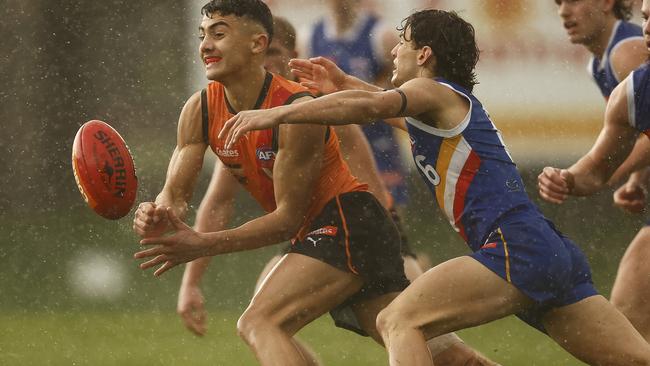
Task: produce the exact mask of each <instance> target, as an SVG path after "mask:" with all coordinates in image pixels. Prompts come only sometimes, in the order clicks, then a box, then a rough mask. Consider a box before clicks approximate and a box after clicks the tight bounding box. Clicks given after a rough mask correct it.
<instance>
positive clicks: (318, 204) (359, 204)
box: [134, 0, 473, 365]
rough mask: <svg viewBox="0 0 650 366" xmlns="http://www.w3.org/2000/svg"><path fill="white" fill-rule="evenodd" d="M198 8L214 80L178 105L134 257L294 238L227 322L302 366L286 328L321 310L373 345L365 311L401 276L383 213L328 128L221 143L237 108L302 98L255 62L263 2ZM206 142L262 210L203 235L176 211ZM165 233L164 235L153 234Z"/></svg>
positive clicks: (227, 0) (377, 305)
mask: <svg viewBox="0 0 650 366" xmlns="http://www.w3.org/2000/svg"><path fill="white" fill-rule="evenodd" d="M202 12H203V14H204V18H203V20H202V23H201V27H200V28H199V29H200V33H201V39H202V41H201V45H200V53H201V57H202V59H203V60H204V62H205V65H206V74H207V77H208V79H210V80H214V81H215V82H214V83H211V84H210V85H209V86H208V88H207V90H204V91H202V92H198V93H196V94H194V95H193V96H192V97H191V98H190V99H189V100H188V102H187V103H186V105H185V107H184V108H183V111H182V112H181V116H180V119H179V127H178V138H177V147H176V149H175V151H174V154H173V156H172V159H171V162H170V165H169V168H168V174H167V179H166V182H165V185H164V187H163V190H162V192H161V193H160V194H159V195H158V196H157V197H156V200H155V202H144V203H141V204H140V205H139V207H138V209H137V211H136V215H135V219H134V230H135V231H136V233H137V234H138V235H140V236H141V237H143V238H144V239H143V240H141V243H142V244H144V245H151V246H152V247H151V248H150V249H146V250H142V251H140V252H138V253H136V255H135V257H136V258H150V259H149V260H148V261H146V262H144V263H142V264H141V268H142V269H147V268H151V267H154V266H157V265H161V266H160V267H159V268H158V269H157V270H156V272H155V274H156V275H161V274H162V273H164V272H165V271H167V270H169V269H170V268H172V267H174V266H176V265H178V264H180V263H184V262H189V261H192V260H195V259H197V258H201V257H206V256H213V255H218V254H223V253H230V252H235V251H242V250H250V249H255V248H259V247H262V246H267V245H271V244H275V243H278V242H281V241H284V240H288V239H290V238H294V240H293V244H292V246H291V249H290V252H289V254H287V255H285V256H284V257H283V258H282V259H281V260H280V262H279V263H278V264H277V265H276V266H275V267H274V269H273V271H272V272H271V273H270V275H269V276H268V277H267V278H266V280H265V281H264V283H263V284H262V285H261V287H260V289H259V290H258V291H257V293H256V294H255V296H254V298H253V300H252V302H251V304H250V306H249V307H248V309H247V310H246V311H245V312H244V314H243V315H242V317H241V318H240V320H239V322H238V330H239V333H240V335H241V336H242V338H243V339H244V340H245V341H246V343H247V344H248V345H249V346H250V348H251V349H252V350H253V352H254V353H255V355H256V357H257V359H258V360H259V362H260V363H261V364H263V365H305V364H309V361H308V360H306V359H305V356H304V355H303V353H302V352H301V351H300V349H299V348H298V347H297V346H296V343H295V341H294V339H293V335H294V334H295V333H296V332H297V331H298V330H299V329H301V328H302V327H303V326H305V325H306V324H308V323H309V322H311V321H312V320H313V319H315V318H317V317H319V316H320V315H322V314H323V313H325V312H327V311H330V312H331V313H332V315H333V317H334V319H335V321H336V323H337V325H339V326H341V327H345V328H348V329H352V330H354V331H357V332H360V333H362V334H367V335H370V336H372V337H373V338H374V339H375V340H377V341H378V342H381V338H380V337H379V335H378V333H377V331H376V328H375V319H376V315H377V313H378V312H379V310H381V309H382V308H383V307H384V306H385V305H386V304H388V303H389V302H390V301H391V300H392V299H393V298H394V297H395V296H396V295H397V293H398V292H399V291H401V290H402V289H403V288H404V287H405V286H406V285H407V283H408V281H407V280H406V278H405V276H404V271H403V264H402V260H401V257H400V255H399V250H400V248H399V234H398V233H397V230H396V228H395V226H394V224H393V223H392V221H391V220H390V216H389V215H388V214H387V212H386V211H385V209H384V208H383V207H382V206H381V204H379V202H378V201H377V200H376V199H375V198H374V196H372V194H370V193H368V192H367V187H366V186H365V185H364V184H361V183H359V182H358V181H357V180H356V178H354V177H353V176H352V175H351V174H350V172H349V169H348V168H347V166H346V165H345V163H344V162H343V161H342V159H341V156H340V153H339V151H338V146H337V145H338V142H337V139H336V134H335V133H334V132H333V131H331V130H329V129H328V128H322V127H313V126H308V127H284V126H283V127H281V128H279V129H270V130H266V131H262V132H261V133H259V134H256V135H254V136H252V137H251V138H250V139H247V140H246V141H245V142H242V143H240V144H237V145H236V146H234V147H232V148H226V147H225V146H224V141H223V140H220V139H218V138H217V134H218V132H219V130H220V128H221V125H222V124H223V122H225V121H226V120H227V119H228V118H230V117H231V116H232V115H234V113H236V112H237V111H238V110H248V109H257V108H262V109H265V108H270V107H273V106H277V105H283V104H292V103H299V102H302V101H304V100H305V99H310V98H311V97H309V96H308V95H309V92H308V91H307V90H306V89H304V88H302V87H300V86H299V85H298V84H296V83H293V82H290V81H287V80H286V79H283V78H281V77H280V76H277V75H272V74H270V73H268V72H266V71H265V70H264V68H263V65H264V55H265V52H266V49H267V45H268V44H269V42H270V40H271V39H272V37H273V27H272V20H271V19H272V18H271V14H270V11H269V10H268V8H267V7H266V5H264V3H263V2H261V1H260V0H245V1H244V0H240V1H234V0H217V1H212V2H210V3H208V4H207V5H206V6H204V8H203V11H202ZM208 146H210V147H211V148H212V150H213V151H214V152H215V153H216V154H217V155H218V156H219V159H220V160H221V161H222V164H221V165H220V169H221V170H223V171H224V172H225V173H224V175H223V177H225V179H230V181H231V182H233V181H234V180H237V181H239V183H241V184H242V185H243V186H244V187H245V188H246V189H247V190H248V191H249V192H250V193H251V195H253V196H254V198H256V200H257V201H258V202H259V203H260V204H261V205H262V206H263V207H264V208H265V210H266V211H267V212H268V214H266V215H264V216H261V217H259V218H257V219H254V220H251V221H249V222H247V223H246V224H244V225H242V226H240V227H238V228H234V229H230V230H222V231H218V232H210V233H199V232H196V231H194V230H192V229H191V228H190V227H188V226H187V225H185V224H184V223H183V222H182V221H181V220H180V218H179V217H184V215H185V214H186V211H187V201H188V200H189V198H190V196H191V194H192V191H193V187H194V183H195V181H196V178H197V176H198V173H199V171H200V169H201V166H202V162H203V154H204V152H205V149H206V148H207V147H208ZM217 183H218V182H217ZM225 186H226V188H225V190H228V189H229V188H228V187H229V186H230V187H232V185H231V184H225ZM227 193H228V192H226V194H227ZM170 230H171V231H174V233H173V235H170V236H163V235H164V234H165V233H166V232H168V231H170ZM151 258H152V259H151ZM195 263H199V262H195ZM199 265H202V264H200V263H199ZM200 270H202V269H200ZM459 347H460V349H461V350H463V349H465V350H466V349H468V348H467V347H466V346H464V345H462V343H459V344H455V347H448V348H449V349H448V350H446V351H445V352H443V353H453V354H459V352H458V351H459ZM467 355H468V353H463V354H462V356H463V357H464V359H462V360H461V359H459V358H457V361H455V362H456V363H448V364H459V365H461V364H465V363H466V361H468V360H469V359H471V358H472V357H473V356H472V355H473V353H472V352H470V353H469V359H468V358H467V357H466V356H467ZM441 364H442V363H441Z"/></svg>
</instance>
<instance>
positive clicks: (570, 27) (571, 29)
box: [564, 21, 578, 35]
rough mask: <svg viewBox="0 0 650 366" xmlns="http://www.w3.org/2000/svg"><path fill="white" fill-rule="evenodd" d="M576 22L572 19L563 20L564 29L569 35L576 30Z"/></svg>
mask: <svg viewBox="0 0 650 366" xmlns="http://www.w3.org/2000/svg"><path fill="white" fill-rule="evenodd" d="M577 28H578V23H576V22H573V21H568V22H564V29H566V32H567V33H568V34H569V35H572V34H574V33H576V32H577Z"/></svg>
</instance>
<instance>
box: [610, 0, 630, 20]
mask: <svg viewBox="0 0 650 366" xmlns="http://www.w3.org/2000/svg"><path fill="white" fill-rule="evenodd" d="M632 5H634V0H616V1H614V8H613V9H612V10H613V11H614V16H615V17H616V18H617V19H620V20H630V19H631V18H632Z"/></svg>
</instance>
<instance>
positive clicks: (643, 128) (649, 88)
mask: <svg viewBox="0 0 650 366" xmlns="http://www.w3.org/2000/svg"><path fill="white" fill-rule="evenodd" d="M649 66H650V65H649V64H645V65H643V66H641V67H639V68H638V69H636V70H634V72H633V73H632V77H631V79H630V83H629V85H628V90H627V98H628V114H629V119H630V125H632V127H634V128H636V129H637V130H638V131H639V132H650V69H649Z"/></svg>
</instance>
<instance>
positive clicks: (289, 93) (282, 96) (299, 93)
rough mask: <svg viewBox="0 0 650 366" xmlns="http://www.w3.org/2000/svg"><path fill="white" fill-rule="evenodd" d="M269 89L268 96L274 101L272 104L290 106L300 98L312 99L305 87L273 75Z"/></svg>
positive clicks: (312, 96)
mask: <svg viewBox="0 0 650 366" xmlns="http://www.w3.org/2000/svg"><path fill="white" fill-rule="evenodd" d="M270 89H271V90H269V92H270V96H271V98H272V99H274V103H273V104H278V103H279V104H291V103H293V102H295V101H296V100H298V99H301V98H314V95H313V93H312V91H310V90H309V89H307V88H306V87H304V86H302V85H300V84H299V83H297V82H295V81H292V80H289V79H286V78H284V77H282V76H280V75H277V74H273V82H272V83H271V88H270Z"/></svg>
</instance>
